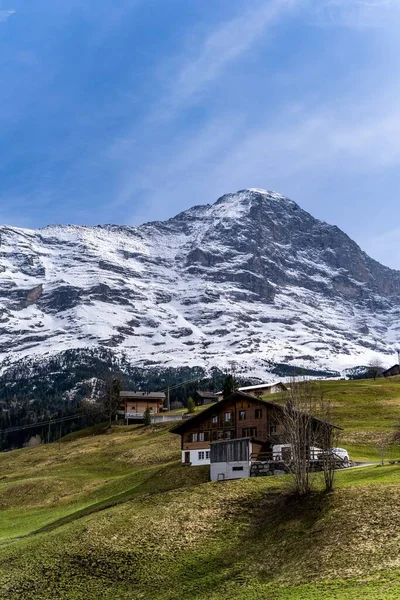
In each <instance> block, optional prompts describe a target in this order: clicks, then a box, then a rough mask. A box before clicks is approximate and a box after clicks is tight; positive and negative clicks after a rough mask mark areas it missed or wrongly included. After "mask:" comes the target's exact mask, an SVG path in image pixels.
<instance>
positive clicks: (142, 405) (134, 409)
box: [119, 391, 165, 424]
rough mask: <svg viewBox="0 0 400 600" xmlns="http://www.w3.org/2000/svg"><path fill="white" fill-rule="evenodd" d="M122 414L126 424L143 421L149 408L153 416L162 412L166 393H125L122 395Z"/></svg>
mask: <svg viewBox="0 0 400 600" xmlns="http://www.w3.org/2000/svg"><path fill="white" fill-rule="evenodd" d="M119 396H120V399H121V406H120V414H123V415H124V419H125V422H126V423H127V424H128V423H129V421H141V420H143V417H144V413H145V411H146V410H147V408H148V409H149V410H150V412H151V414H152V415H155V414H157V413H159V412H160V411H161V409H162V408H163V406H164V402H165V392H124V391H121V392H120V394H119Z"/></svg>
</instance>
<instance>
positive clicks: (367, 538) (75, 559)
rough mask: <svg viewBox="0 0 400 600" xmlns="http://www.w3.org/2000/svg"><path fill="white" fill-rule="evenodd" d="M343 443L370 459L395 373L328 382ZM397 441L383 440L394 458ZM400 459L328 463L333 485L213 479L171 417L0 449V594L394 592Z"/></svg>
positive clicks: (210, 599)
mask: <svg viewBox="0 0 400 600" xmlns="http://www.w3.org/2000/svg"><path fill="white" fill-rule="evenodd" d="M319 385H320V386H321V388H323V391H324V394H325V395H329V396H331V398H332V401H333V403H334V406H335V413H336V414H335V420H336V422H337V423H338V424H339V425H341V426H343V427H344V428H345V431H344V433H343V440H342V442H341V445H343V446H345V447H348V448H350V449H351V451H352V454H353V457H354V458H357V459H358V460H363V459H364V460H371V461H372V460H374V461H378V452H377V449H376V440H377V438H379V436H380V435H382V434H385V433H387V432H392V431H393V430H394V429H395V426H396V424H397V420H398V418H399V411H400V381H398V380H395V379H393V380H389V381H387V380H384V381H382V380H377V381H376V382H373V381H370V380H368V381H356V382H341V381H337V382H323V383H321V384H319ZM396 453H397V445H394V446H393V448H392V450H391V456H393V457H395V456H396ZM399 483H400V465H397V464H387V465H385V466H383V467H381V466H377V465H375V466H371V467H362V468H357V469H349V470H343V471H340V472H338V473H337V486H336V490H335V492H334V493H333V494H324V493H323V492H322V491H321V487H320V486H319V483H318V481H316V488H317V489H316V492H315V493H314V494H313V495H312V496H311V497H310V498H308V499H306V500H299V499H294V498H292V497H291V496H290V495H289V494H288V493H287V489H288V478H287V476H277V477H269V478H268V477H267V478H255V479H247V480H237V481H227V482H216V483H211V482H209V481H208V468H207V467H196V468H194V467H193V468H190V467H182V466H181V465H180V447H179V437H178V436H175V435H171V434H170V433H169V429H168V426H167V425H163V426H150V427H144V426H141V425H136V426H128V427H126V426H116V427H113V428H112V430H107V429H105V428H104V427H101V426H100V427H95V428H92V429H91V430H85V431H83V432H79V433H77V434H73V435H71V436H68V437H67V438H64V439H63V440H62V441H61V442H60V443H54V444H49V445H45V446H39V447H36V448H29V449H23V450H17V451H13V452H7V453H2V454H1V455H0V510H1V513H0V518H1V523H0V598H1V599H3V598H4V600H5V599H7V600H17V599H18V600H31V599H32V600H33V599H35V600H36V599H43V600H53V599H54V600H58V599H60V600H61V599H65V600H67V599H68V600H99V599H100V598H101V599H103V598H104V599H105V600H108V599H109V600H111V599H113V600H118V599H121V600H128V599H129V600H131V599H136V598H138V599H139V598H142V599H146V600H147V599H149V600H150V599H151V600H153V599H154V600H176V599H182V600H184V599H189V598H191V599H192V598H193V599H195V600H200V599H205V598H207V600H225V599H226V600H228V599H231V598H235V599H236V598H237V599H239V600H294V599H296V600H302V599H304V600H333V599H335V600H336V599H337V600H339V599H340V600H357V599H360V600H361V599H366V600H370V599H371V600H372V599H374V600H376V599H378V600H379V599H382V600H394V599H397V598H399V597H400V558H399V541H400V540H399V537H400V534H399V531H400V527H399V525H400V485H399Z"/></svg>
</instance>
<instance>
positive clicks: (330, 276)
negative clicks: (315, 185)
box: [0, 188, 400, 378]
mask: <svg viewBox="0 0 400 600" xmlns="http://www.w3.org/2000/svg"><path fill="white" fill-rule="evenodd" d="M0 233H1V246H0V303H1V304H0V307H1V308H0V358H1V361H2V368H3V370H4V369H6V368H8V367H10V366H11V365H12V364H14V363H15V362H16V361H18V360H21V359H28V358H30V359H34V360H37V361H40V360H41V357H42V359H44V358H45V357H50V356H52V355H54V354H57V353H60V352H63V351H65V350H69V349H71V348H96V347H104V348H109V349H111V350H112V351H113V352H114V353H115V354H116V355H118V354H122V353H123V354H124V355H125V356H127V357H128V359H129V361H131V364H132V365H136V366H138V367H144V368H147V367H160V368H169V367H172V368H176V367H182V366H188V367H195V366H199V367H203V368H205V369H210V368H211V367H213V366H216V367H218V368H220V369H222V370H230V369H231V368H232V366H233V365H236V366H237V368H240V370H241V372H242V373H244V374H246V375H248V376H256V377H260V378H263V377H265V376H266V375H267V373H268V367H267V361H273V362H275V363H285V364H291V365H297V366H299V367H306V368H319V369H333V370H339V371H341V370H343V369H345V368H350V367H354V366H356V365H358V364H367V363H368V361H369V360H370V359H371V358H372V357H375V356H380V357H382V358H383V359H384V360H385V362H390V359H389V358H387V355H388V354H390V353H391V352H393V351H394V349H395V346H396V345H397V341H398V340H399V338H400V324H399V314H400V274H399V273H398V272H397V271H393V270H390V269H388V268H387V267H383V266H382V265H379V264H378V263H376V262H375V261H373V260H372V259H370V258H369V257H368V256H367V255H366V254H365V253H364V252H362V250H361V249H360V248H359V247H358V246H357V245H356V244H355V243H354V242H353V241H352V240H351V239H350V238H349V237H348V236H346V235H345V234H344V233H343V232H342V231H340V230H339V229H338V228H337V227H333V226H330V225H328V224H326V223H323V222H321V221H318V220H317V219H314V218H313V217H312V216H311V215H309V214H308V213H306V212H305V211H303V210H302V209H301V208H300V207H299V206H298V205H297V204H296V203H295V202H293V201H292V200H289V199H288V198H285V197H284V196H281V195H280V194H277V193H275V192H270V191H266V190H259V189H257V188H253V189H250V190H242V191H240V192H237V193H233V194H226V195H225V196H222V198H220V199H219V200H217V202H215V203H214V204H212V205H202V206H196V207H193V208H191V209H189V210H187V211H184V212H183V213H180V214H179V215H177V216H176V217H174V218H172V219H169V220H168V221H165V222H154V223H147V224H145V225H142V226H140V227H123V226H118V225H105V226H97V227H83V226H76V225H68V226H62V225H51V226H48V227H45V228H43V229H39V230H28V229H21V228H15V227H5V226H4V227H1V228H0Z"/></svg>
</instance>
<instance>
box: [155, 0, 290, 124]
mask: <svg viewBox="0 0 400 600" xmlns="http://www.w3.org/2000/svg"><path fill="white" fill-rule="evenodd" d="M298 4H299V0H272V1H270V2H268V3H265V1H262V2H261V4H260V3H259V6H258V7H257V8H256V9H254V8H253V9H246V10H244V11H243V12H241V14H239V15H238V16H235V17H234V18H232V19H231V20H228V21H225V22H223V23H221V24H220V25H219V26H217V27H215V28H214V29H212V30H211V31H209V32H208V34H207V35H206V36H205V38H204V39H203V40H202V42H201V43H200V45H199V47H197V48H196V49H195V50H194V51H193V50H192V51H190V50H189V49H188V51H187V52H186V51H185V52H184V55H185V58H184V60H183V61H182V62H181V63H180V64H179V65H178V68H177V70H176V72H175V73H174V74H172V79H171V81H170V84H169V86H168V89H167V90H166V93H165V96H164V98H163V101H162V105H163V109H164V110H165V111H167V112H168V113H169V111H174V110H177V109H178V108H180V107H182V105H185V104H187V103H190V102H191V101H193V99H194V98H197V99H198V98H199V96H200V95H201V94H202V92H203V91H204V89H205V88H206V87H207V86H209V85H210V84H211V83H212V82H213V81H215V80H216V79H217V78H218V77H219V76H220V75H221V73H222V72H223V71H224V70H225V69H226V68H228V67H229V65H231V64H232V63H233V62H235V61H237V60H238V59H239V58H240V57H241V56H242V55H243V54H244V53H246V52H248V51H249V50H250V49H251V48H252V47H253V46H254V44H255V43H256V42H257V41H258V40H260V38H262V37H263V36H264V35H265V34H266V31H267V29H268V27H270V26H272V25H273V24H274V22H275V21H276V20H277V19H278V18H279V17H280V16H282V15H283V14H286V12H287V11H288V10H289V9H290V8H293V7H295V6H297V5H298ZM160 108H161V107H158V109H160Z"/></svg>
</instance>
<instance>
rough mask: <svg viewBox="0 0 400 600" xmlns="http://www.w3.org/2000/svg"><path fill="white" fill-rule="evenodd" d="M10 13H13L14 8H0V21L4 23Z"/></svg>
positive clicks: (10, 15)
mask: <svg viewBox="0 0 400 600" xmlns="http://www.w3.org/2000/svg"><path fill="white" fill-rule="evenodd" d="M12 15H15V10H0V23H5V22H6V21H8V19H9V18H10V17H12Z"/></svg>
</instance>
